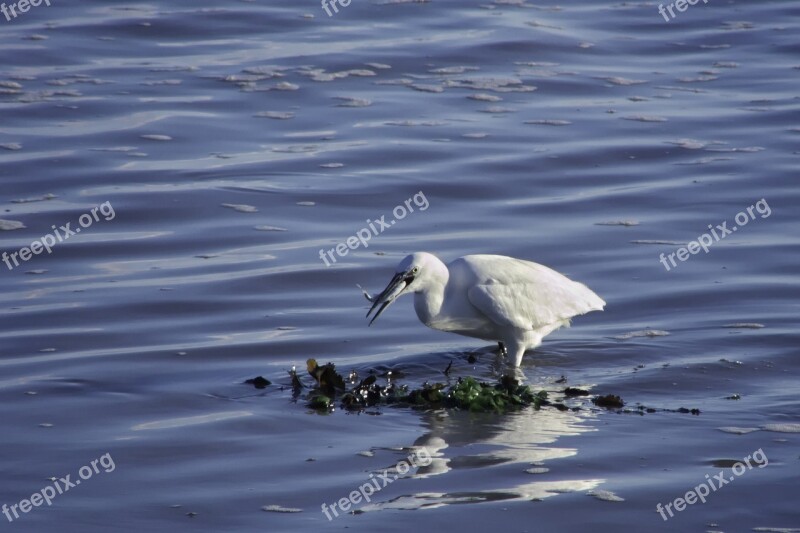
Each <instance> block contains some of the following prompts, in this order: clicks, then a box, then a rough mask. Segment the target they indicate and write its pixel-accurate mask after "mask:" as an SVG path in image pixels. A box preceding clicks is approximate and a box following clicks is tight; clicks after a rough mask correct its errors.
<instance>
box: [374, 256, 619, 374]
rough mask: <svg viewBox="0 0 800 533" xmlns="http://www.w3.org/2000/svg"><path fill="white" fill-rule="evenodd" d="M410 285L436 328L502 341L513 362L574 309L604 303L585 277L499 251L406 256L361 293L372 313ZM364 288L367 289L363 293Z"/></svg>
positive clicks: (424, 317)
mask: <svg viewBox="0 0 800 533" xmlns="http://www.w3.org/2000/svg"><path fill="white" fill-rule="evenodd" d="M407 293H414V309H415V310H416V312H417V316H418V317H419V319H420V321H421V322H422V323H423V324H425V325H426V326H428V327H429V328H433V329H436V330H439V331H449V332H451V333H457V334H459V335H465V336H467V337H474V338H478V339H483V340H486V341H494V342H498V343H501V346H502V345H504V346H505V348H506V349H507V351H508V354H509V355H510V356H511V357H512V358H513V359H512V360H513V361H514V364H515V366H519V365H520V363H521V362H522V356H523V355H524V354H525V351H526V350H529V349H533V348H536V347H537V346H539V345H540V344H541V343H542V338H543V337H544V336H545V335H547V334H549V333H551V332H552V331H554V330H556V329H558V328H560V327H562V326H569V321H570V319H571V318H572V317H574V316H577V315H583V314H585V313H588V312H590V311H602V310H603V307H604V306H605V304H606V303H605V302H604V301H603V300H602V299H601V298H600V297H599V296H597V295H596V294H595V293H594V292H592V291H591V290H590V289H589V288H588V287H586V285H583V284H582V283H577V282H575V281H572V280H570V279H569V278H567V277H566V276H564V275H563V274H559V273H558V272H556V271H555V270H552V269H550V268H548V267H546V266H544V265H540V264H538V263H533V262H531V261H523V260H521V259H515V258H513V257H506V256H502V255H465V256H464V257H460V258H458V259H456V260H455V261H453V262H451V263H450V264H449V265H445V264H444V263H443V262H442V261H441V260H440V259H439V258H438V257H436V256H435V255H433V254H429V253H427V252H417V253H414V254H411V255H409V256H406V257H405V258H404V259H403V260H402V261H400V264H399V265H398V266H397V270H396V273H395V275H394V277H393V278H392V280H391V281H390V282H389V285H388V286H387V287H386V288H385V289H384V290H383V292H381V293H380V294H379V295H377V296H376V297H374V298H372V297H370V296H369V295H367V298H368V299H369V300H370V301H371V302H372V307H371V308H370V310H369V312H368V313H367V317H369V315H370V314H371V313H372V312H373V311H375V309H376V308H377V312H376V313H375V316H374V317H373V318H372V320H371V321H370V325H372V322H374V321H375V319H377V318H378V317H379V316H380V315H381V313H383V311H384V310H385V309H386V308H387V307H389V305H391V304H392V302H394V301H395V300H396V299H397V298H398V297H400V296H402V295H403V294H407ZM365 295H366V293H365Z"/></svg>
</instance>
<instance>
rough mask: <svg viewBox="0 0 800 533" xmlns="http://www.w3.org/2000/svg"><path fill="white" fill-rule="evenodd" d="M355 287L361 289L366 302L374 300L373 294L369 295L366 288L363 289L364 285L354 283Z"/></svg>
mask: <svg viewBox="0 0 800 533" xmlns="http://www.w3.org/2000/svg"><path fill="white" fill-rule="evenodd" d="M356 287H358V288H359V289H361V292H362V293H364V298H366V299H367V301H368V302H374V301H375V297H374V296H370V294H369V293H368V292H367V291H366V290H364V287H362V286H361V285H359V284H358V283H356Z"/></svg>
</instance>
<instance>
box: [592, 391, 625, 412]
mask: <svg viewBox="0 0 800 533" xmlns="http://www.w3.org/2000/svg"><path fill="white" fill-rule="evenodd" d="M592 403H593V404H595V405H596V406H597V407H606V408H609V409H621V408H623V407H625V401H624V400H623V399H622V398H620V397H619V396H617V395H615V394H606V395H605V396H598V397H596V398H592Z"/></svg>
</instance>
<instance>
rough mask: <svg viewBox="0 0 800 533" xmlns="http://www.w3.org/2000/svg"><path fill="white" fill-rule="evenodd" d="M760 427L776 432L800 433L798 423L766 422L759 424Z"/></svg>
mask: <svg viewBox="0 0 800 533" xmlns="http://www.w3.org/2000/svg"><path fill="white" fill-rule="evenodd" d="M761 429H763V430H764V431H774V432H777V433H800V424H790V423H785V424H766V425H763V426H761Z"/></svg>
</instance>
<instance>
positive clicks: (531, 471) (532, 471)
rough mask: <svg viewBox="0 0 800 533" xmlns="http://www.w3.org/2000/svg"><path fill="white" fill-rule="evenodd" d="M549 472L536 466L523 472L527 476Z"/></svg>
mask: <svg viewBox="0 0 800 533" xmlns="http://www.w3.org/2000/svg"><path fill="white" fill-rule="evenodd" d="M549 471H550V469H549V468H544V467H541V466H536V467H533V468H528V469H527V470H525V472H526V473H528V474H546V473H548V472H549Z"/></svg>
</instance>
